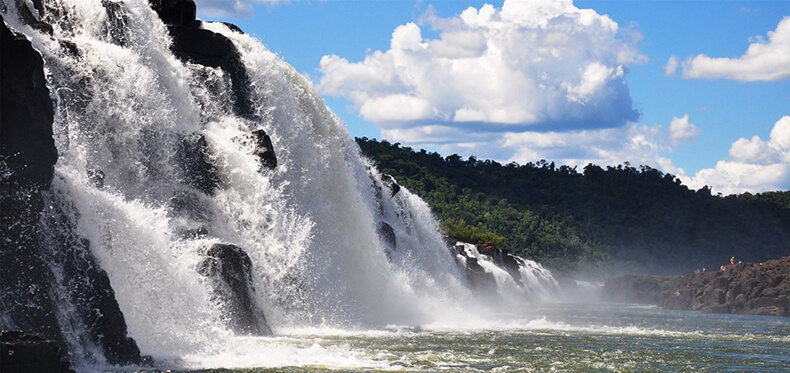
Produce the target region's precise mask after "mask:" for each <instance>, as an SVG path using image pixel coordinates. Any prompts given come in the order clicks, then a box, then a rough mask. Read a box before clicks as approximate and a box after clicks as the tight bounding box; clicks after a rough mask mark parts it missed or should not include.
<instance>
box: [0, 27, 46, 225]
mask: <svg viewBox="0 0 790 373" xmlns="http://www.w3.org/2000/svg"><path fill="white" fill-rule="evenodd" d="M0 28H1V29H0V90H1V91H0V109H2V110H0V162H1V163H0V170H2V171H0V177H2V178H3V181H4V183H3V185H4V186H5V188H4V189H5V191H8V189H19V188H24V187H38V188H44V189H46V188H49V184H50V183H51V182H52V176H53V174H54V166H55V162H56V161H57V160H58V152H57V149H56V148H55V142H54V140H53V139H52V122H53V117H54V107H53V105H52V100H51V99H50V97H49V89H47V82H46V79H45V78H44V61H43V59H42V58H41V55H40V54H39V53H38V52H37V51H35V50H34V49H33V47H32V45H31V44H30V41H28V40H27V39H26V38H25V37H24V36H23V35H19V34H17V33H15V32H13V31H11V30H10V29H9V28H8V27H6V24H5V22H4V21H2V17H0ZM4 211H8V210H5V209H4Z"/></svg>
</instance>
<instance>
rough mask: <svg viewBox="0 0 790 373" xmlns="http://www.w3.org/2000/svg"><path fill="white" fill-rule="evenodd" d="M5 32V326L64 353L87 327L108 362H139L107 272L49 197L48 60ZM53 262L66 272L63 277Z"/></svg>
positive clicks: (0, 157) (1, 124)
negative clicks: (68, 330)
mask: <svg viewBox="0 0 790 373" xmlns="http://www.w3.org/2000/svg"><path fill="white" fill-rule="evenodd" d="M0 19H1V18H0ZM0 27H1V29H0V49H1V50H0V58H1V59H2V61H0V87H2V96H0V179H1V180H2V184H0V185H1V187H0V230H1V231H2V237H3V239H2V242H0V257H2V266H0V288H2V292H1V293H0V304H2V308H3V314H4V316H5V317H6V319H7V320H8V322H9V323H10V325H7V326H9V327H14V328H16V329H20V330H26V331H33V332H38V333H42V334H43V335H44V336H45V337H46V338H48V339H51V340H54V341H55V342H56V343H58V344H59V345H61V346H66V345H68V341H66V339H65V337H64V335H63V330H64V325H62V324H64V323H66V324H69V325H70V327H72V328H73V327H79V328H83V329H84V331H85V332H86V333H87V337H88V338H89V339H91V340H92V341H93V342H94V343H96V344H97V345H99V346H101V347H102V348H103V350H104V353H105V357H106V358H107V361H108V362H110V363H112V364H129V363H138V362H140V361H141V357H140V351H139V349H138V348H137V345H136V343H135V342H134V340H132V339H131V338H129V337H128V336H127V329H126V323H125V321H124V318H123V314H122V313H121V310H120V308H119V306H118V303H117V301H116V299H115V294H114V291H113V289H112V287H111V286H110V281H109V278H108V277H107V274H106V272H104V271H103V270H102V269H101V268H100V267H99V265H98V263H97V262H96V260H95V259H94V258H93V256H92V255H91V254H90V250H89V249H88V246H89V242H88V241H87V240H84V239H80V238H79V237H77V236H76V235H74V234H73V233H71V232H73V229H74V227H72V226H71V223H70V222H69V220H68V219H67V218H66V217H65V216H66V212H65V211H63V210H62V209H60V208H59V206H55V203H54V202H55V201H54V199H53V197H52V193H50V192H49V189H50V185H51V183H52V179H53V176H54V165H55V163H56V161H57V150H56V148H55V144H54V141H53V131H52V124H53V114H54V110H53V103H52V100H51V98H50V95H49V90H48V88H47V85H46V79H45V77H44V61H43V59H42V57H41V55H40V54H39V53H38V52H37V51H36V50H34V49H33V47H32V45H31V43H30V42H29V41H28V40H27V39H26V38H25V37H24V36H23V35H21V34H17V33H16V32H14V31H12V30H10V29H9V28H8V27H7V26H6V24H5V22H4V21H2V22H0ZM45 205H48V206H49V207H50V208H48V209H47V210H46V212H44V206H45ZM42 221H47V224H46V225H47V226H48V227H49V230H48V234H45V233H44V232H43V231H42V229H43V228H42V224H41V222H42ZM59 225H64V226H63V227H59ZM53 263H54V264H57V265H59V266H60V269H61V270H62V272H61V274H60V276H59V277H56V276H55V275H54V274H53V272H52V270H51V264H53ZM57 289H66V290H67V291H66V292H65V294H62V293H60V292H59V291H58V290H57ZM63 297H65V298H63ZM64 300H65V301H67V302H69V303H71V304H73V305H75V307H76V309H77V312H76V313H75V314H73V315H65V316H64V315H59V313H62V312H61V308H62V306H63V305H62V304H61V303H62V302H63V301H64Z"/></svg>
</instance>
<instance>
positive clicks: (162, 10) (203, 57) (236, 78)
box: [149, 0, 255, 119]
mask: <svg viewBox="0 0 790 373" xmlns="http://www.w3.org/2000/svg"><path fill="white" fill-rule="evenodd" d="M149 2H150V4H151V7H152V8H153V9H154V10H155V11H156V13H157V14H159V18H160V19H162V21H163V22H164V23H165V24H166V25H167V29H168V30H169V32H170V36H171V37H172V38H173V45H172V46H171V50H172V51H173V54H175V55H176V57H178V58H179V59H181V60H182V61H185V62H190V63H194V64H198V65H203V66H207V67H214V68H217V67H218V68H221V69H222V71H224V72H225V73H226V74H228V76H229V77H230V82H231V92H232V101H233V107H234V110H235V112H236V114H237V115H239V116H242V117H245V118H248V119H254V117H255V110H254V107H253V104H252V100H251V98H250V92H249V89H250V88H249V87H250V86H251V84H250V79H249V77H248V76H247V70H246V69H245V67H244V63H243V62H242V61H241V55H240V54H239V51H238V50H237V49H236V46H235V45H233V42H231V41H230V40H228V38H226V37H224V36H222V35H220V34H217V33H215V32H213V31H209V30H206V29H203V28H201V27H200V26H201V22H200V21H198V20H197V19H196V18H195V15H196V7H195V2H194V1H193V0H149Z"/></svg>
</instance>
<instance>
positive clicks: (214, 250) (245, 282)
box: [197, 244, 271, 335]
mask: <svg viewBox="0 0 790 373" xmlns="http://www.w3.org/2000/svg"><path fill="white" fill-rule="evenodd" d="M197 270H198V272H199V273H200V274H201V275H203V276H206V277H208V278H209V281H210V283H211V286H212V288H213V289H212V290H213V293H214V297H215V298H216V299H217V300H218V301H219V303H220V304H221V305H222V308H223V314H224V316H225V317H226V322H227V324H228V326H229V327H230V328H231V329H232V330H233V331H235V332H236V333H239V334H250V335H267V334H271V330H270V329H269V327H268V326H267V325H266V318H265V317H264V315H263V312H261V311H260V310H258V308H257V307H256V306H255V304H254V301H253V299H254V294H255V288H254V287H253V285H252V261H251V260H250V257H249V256H248V255H247V253H246V252H244V250H242V249H241V248H240V247H238V246H235V245H230V244H214V245H213V246H211V248H209V249H208V250H207V251H206V258H205V259H204V260H203V261H202V262H201V263H200V264H199V265H198V268H197Z"/></svg>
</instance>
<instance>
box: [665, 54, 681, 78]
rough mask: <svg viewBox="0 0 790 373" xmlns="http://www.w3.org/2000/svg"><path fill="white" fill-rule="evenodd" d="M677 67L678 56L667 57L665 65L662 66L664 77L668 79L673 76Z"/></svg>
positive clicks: (678, 63)
mask: <svg viewBox="0 0 790 373" xmlns="http://www.w3.org/2000/svg"><path fill="white" fill-rule="evenodd" d="M679 65H680V61H678V56H671V57H669V60H667V64H666V65H664V75H665V76H669V77H672V76H675V73H676V72H677V70H678V66H679Z"/></svg>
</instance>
